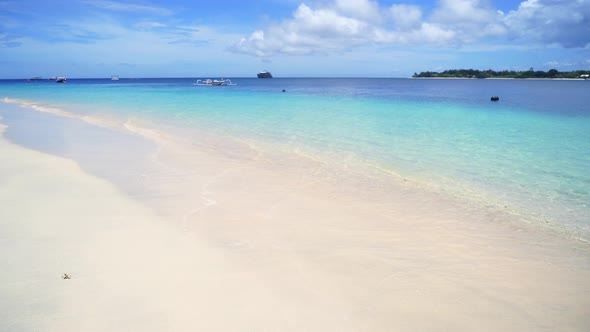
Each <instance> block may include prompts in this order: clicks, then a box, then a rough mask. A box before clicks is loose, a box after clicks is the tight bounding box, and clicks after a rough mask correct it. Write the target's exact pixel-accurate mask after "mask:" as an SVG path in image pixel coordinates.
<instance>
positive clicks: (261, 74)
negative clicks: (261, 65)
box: [258, 70, 272, 78]
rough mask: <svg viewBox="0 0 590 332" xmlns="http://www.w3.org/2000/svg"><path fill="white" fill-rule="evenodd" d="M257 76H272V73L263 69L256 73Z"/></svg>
mask: <svg viewBox="0 0 590 332" xmlns="http://www.w3.org/2000/svg"><path fill="white" fill-rule="evenodd" d="M258 78H272V74H271V73H270V72H269V71H268V70H263V71H261V72H260V73H258Z"/></svg>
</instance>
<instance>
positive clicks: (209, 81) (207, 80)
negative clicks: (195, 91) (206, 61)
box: [194, 78, 237, 86]
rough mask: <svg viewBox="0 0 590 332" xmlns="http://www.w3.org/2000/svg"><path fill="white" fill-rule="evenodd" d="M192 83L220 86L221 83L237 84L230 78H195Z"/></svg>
mask: <svg viewBox="0 0 590 332" xmlns="http://www.w3.org/2000/svg"><path fill="white" fill-rule="evenodd" d="M194 85H205V86H222V85H237V84H234V83H232V82H231V80H230V79H223V78H222V79H220V80H212V79H209V78H208V79H205V80H197V81H196V82H195V84H194Z"/></svg>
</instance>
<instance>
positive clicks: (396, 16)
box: [389, 4, 422, 29]
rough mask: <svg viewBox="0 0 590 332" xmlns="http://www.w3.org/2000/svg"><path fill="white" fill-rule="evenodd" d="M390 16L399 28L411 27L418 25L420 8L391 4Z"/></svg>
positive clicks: (420, 15) (420, 13)
mask: <svg viewBox="0 0 590 332" xmlns="http://www.w3.org/2000/svg"><path fill="white" fill-rule="evenodd" d="M389 12H390V15H391V18H392V19H393V22H394V23H395V25H396V26H397V27H398V28H400V29H411V28H415V27H417V26H419V25H420V23H421V21H422V10H421V9H420V7H418V6H411V5H403V4H401V5H393V6H391V7H390V8H389Z"/></svg>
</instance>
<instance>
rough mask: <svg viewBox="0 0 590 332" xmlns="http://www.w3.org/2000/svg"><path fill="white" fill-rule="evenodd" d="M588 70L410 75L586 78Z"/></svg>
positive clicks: (465, 70) (479, 71) (423, 74)
mask: <svg viewBox="0 0 590 332" xmlns="http://www.w3.org/2000/svg"><path fill="white" fill-rule="evenodd" d="M589 74H590V70H574V71H559V70H557V69H550V70H548V71H542V70H534V69H533V68H530V69H529V70H527V71H514V70H503V71H495V70H491V69H488V70H477V69H451V70H445V71H442V72H436V71H423V72H421V73H419V74H418V73H414V75H412V77H421V78H422V77H427V78H428V77H430V78H432V77H440V78H588V76H587V75H589Z"/></svg>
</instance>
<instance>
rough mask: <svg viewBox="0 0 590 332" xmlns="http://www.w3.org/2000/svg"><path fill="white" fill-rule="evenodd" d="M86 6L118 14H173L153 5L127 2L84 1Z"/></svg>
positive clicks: (106, 0) (107, 0)
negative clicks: (117, 12)
mask: <svg viewBox="0 0 590 332" xmlns="http://www.w3.org/2000/svg"><path fill="white" fill-rule="evenodd" d="M85 2H86V3H87V4H89V5H92V6H94V7H97V8H101V9H106V10H110V11H120V12H132V13H136V12H142V13H149V14H155V15H163V16H168V15H172V14H174V13H173V12H172V11H171V10H169V9H167V8H163V7H158V6H153V5H142V4H133V3H128V2H117V1H109V0H88V1H85Z"/></svg>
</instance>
